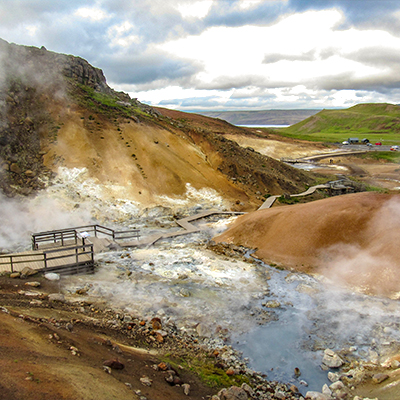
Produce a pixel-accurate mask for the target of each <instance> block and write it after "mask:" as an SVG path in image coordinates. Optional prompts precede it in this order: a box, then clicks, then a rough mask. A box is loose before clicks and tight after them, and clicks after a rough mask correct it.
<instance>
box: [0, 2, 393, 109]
mask: <svg viewBox="0 0 400 400" xmlns="http://www.w3.org/2000/svg"><path fill="white" fill-rule="evenodd" d="M0 37H1V38H2V39H4V40H7V41H8V42H14V43H17V44H23V45H29V46H38V47H41V46H45V47H46V48H47V49H48V50H52V51H56V52H60V53H67V54H73V55H77V56H80V57H82V58H85V59H86V60H88V61H89V62H90V63H91V64H92V65H94V66H96V67H99V68H101V69H102V70H103V71H104V74H105V75H106V78H107V81H108V84H109V85H110V86H111V87H113V88H114V89H116V90H122V91H124V92H128V93H129V94H130V95H131V97H137V98H138V99H139V100H140V101H142V102H144V103H148V104H151V105H160V106H163V107H167V108H175V109H180V110H263V109H292V108H332V107H349V106H352V105H354V104H358V103H365V102H389V103H400V1H399V0H394V1H392V0H375V1H372V0H371V1H370V0H336V1H335V0H330V1H328V0H261V1H259V0H237V1H235V0H201V1H196V0H97V1H96V0H0Z"/></svg>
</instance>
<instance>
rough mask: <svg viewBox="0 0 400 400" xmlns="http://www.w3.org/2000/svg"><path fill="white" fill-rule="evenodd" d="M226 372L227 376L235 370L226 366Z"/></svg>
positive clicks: (231, 374)
mask: <svg viewBox="0 0 400 400" xmlns="http://www.w3.org/2000/svg"><path fill="white" fill-rule="evenodd" d="M226 374H227V375H228V376H233V375H235V374H236V371H235V370H234V369H233V368H232V367H230V368H228V369H227V370H226Z"/></svg>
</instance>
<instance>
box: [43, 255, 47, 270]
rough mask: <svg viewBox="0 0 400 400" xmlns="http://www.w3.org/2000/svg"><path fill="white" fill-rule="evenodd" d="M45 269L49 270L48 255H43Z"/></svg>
mask: <svg viewBox="0 0 400 400" xmlns="http://www.w3.org/2000/svg"><path fill="white" fill-rule="evenodd" d="M43 262H44V269H47V254H46V253H43Z"/></svg>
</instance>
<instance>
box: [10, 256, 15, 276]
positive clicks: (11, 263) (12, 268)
mask: <svg viewBox="0 0 400 400" xmlns="http://www.w3.org/2000/svg"><path fill="white" fill-rule="evenodd" d="M10 265H11V273H13V272H14V267H13V261H12V256H10Z"/></svg>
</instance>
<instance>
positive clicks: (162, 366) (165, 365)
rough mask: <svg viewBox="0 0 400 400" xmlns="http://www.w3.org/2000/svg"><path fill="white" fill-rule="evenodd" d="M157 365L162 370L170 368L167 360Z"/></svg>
mask: <svg viewBox="0 0 400 400" xmlns="http://www.w3.org/2000/svg"><path fill="white" fill-rule="evenodd" d="M157 367H158V369H159V370H160V371H166V370H167V369H168V368H169V367H168V364H166V363H165V362H161V363H160V364H158V365H157Z"/></svg>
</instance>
